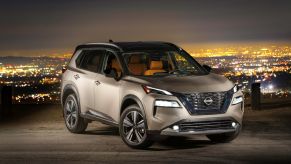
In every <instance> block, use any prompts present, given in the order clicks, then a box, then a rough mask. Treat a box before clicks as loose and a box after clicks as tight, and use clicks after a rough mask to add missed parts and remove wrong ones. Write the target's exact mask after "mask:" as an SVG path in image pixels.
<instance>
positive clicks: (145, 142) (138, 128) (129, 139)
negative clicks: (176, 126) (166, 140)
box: [119, 105, 154, 149]
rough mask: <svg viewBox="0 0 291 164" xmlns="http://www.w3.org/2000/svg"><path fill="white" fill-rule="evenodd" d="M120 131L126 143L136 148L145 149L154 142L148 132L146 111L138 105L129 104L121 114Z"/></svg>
mask: <svg viewBox="0 0 291 164" xmlns="http://www.w3.org/2000/svg"><path fill="white" fill-rule="evenodd" d="M119 133H120V136H121V138H122V140H123V142H124V143H125V144H127V145H128V146H129V147H132V148H135V149H145V148H148V147H150V146H151V145H152V144H153V143H154V142H153V140H152V139H151V136H150V135H149V134H147V123H146V118H145V114H144V112H143V111H142V110H141V109H140V107H139V106H138V105H131V106H128V107H127V108H126V109H125V110H124V111H123V113H122V114H121V118H120V122H119Z"/></svg>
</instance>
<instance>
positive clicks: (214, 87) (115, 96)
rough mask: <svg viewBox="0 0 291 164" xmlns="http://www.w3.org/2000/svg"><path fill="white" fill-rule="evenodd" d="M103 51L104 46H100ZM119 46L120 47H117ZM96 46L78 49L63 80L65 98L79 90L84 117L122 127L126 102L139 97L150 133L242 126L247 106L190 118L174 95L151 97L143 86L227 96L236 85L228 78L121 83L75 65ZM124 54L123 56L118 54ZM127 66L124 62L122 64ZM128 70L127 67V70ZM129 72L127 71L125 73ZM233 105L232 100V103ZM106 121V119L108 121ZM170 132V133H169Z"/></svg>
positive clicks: (125, 79)
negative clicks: (192, 125)
mask: <svg viewBox="0 0 291 164" xmlns="http://www.w3.org/2000/svg"><path fill="white" fill-rule="evenodd" d="M97 45H98V48H100V47H101V48H102V44H96V46H97ZM104 45H106V47H105V48H104V49H108V48H109V49H110V44H104ZM116 45H118V44H116ZM116 45H115V47H113V48H112V51H114V52H115V53H116V54H117V55H118V57H119V60H122V59H120V58H121V55H120V52H122V49H121V48H116ZM123 46H125V45H123ZM93 47H94V46H92V45H87V46H83V47H82V46H81V47H78V48H77V49H76V51H75V55H74V56H73V57H72V59H71V61H70V63H69V65H68V70H67V71H66V72H65V73H64V74H63V76H62V86H61V90H62V91H61V96H62V97H63V95H64V92H65V89H66V86H68V85H72V86H74V87H75V88H76V90H77V92H78V93H76V94H78V95H77V96H78V98H79V103H80V108H81V113H82V114H84V115H85V114H86V113H87V112H90V111H91V114H95V115H99V116H100V117H103V116H104V117H105V116H106V117H107V116H108V117H107V118H110V119H111V120H112V121H113V122H114V123H116V124H117V123H119V121H120V115H121V110H122V105H123V102H124V100H125V98H130V97H131V96H134V97H135V101H136V100H138V101H139V102H138V103H137V104H139V105H140V108H141V109H142V110H143V111H144V114H145V118H146V122H147V128H148V130H149V131H158V132H159V133H160V134H165V135H187V134H211V133H222V132H228V131H227V130H225V131H216V132H215V131H208V132H207V131H205V132H199V133H198V132H191V133H176V132H175V131H171V126H172V125H174V124H176V123H179V122H196V121H205V120H223V119H232V120H234V121H235V122H236V123H238V124H239V125H242V119H243V113H244V104H243V102H242V103H239V104H236V105H232V104H230V105H229V107H228V109H227V110H226V112H225V113H220V114H207V115H195V114H190V113H189V112H188V110H187V109H186V108H185V106H184V105H183V104H182V102H181V101H180V100H179V98H178V97H176V96H174V95H161V94H155V93H150V94H147V93H146V92H145V91H144V89H143V87H142V86H151V87H155V88H159V89H163V90H167V91H169V92H172V93H184V94H191V93H197V92H198V93H202V92H224V91H229V90H231V89H232V88H233V87H234V84H233V83H232V82H230V81H229V80H228V79H227V78H225V77H223V76H221V75H216V74H213V73H209V74H206V75H189V76H185V75H183V76H179V75H169V76H161V77H150V76H149V77H144V76H131V75H126V74H125V75H124V76H123V77H122V78H121V79H120V80H115V79H114V78H110V77H107V76H105V75H104V74H102V73H93V72H90V71H86V70H82V69H79V68H77V67H76V63H75V62H74V61H75V60H76V58H77V56H78V55H79V54H80V52H81V51H82V48H93ZM116 49H118V51H119V50H120V52H117V50H116ZM121 64H124V62H121ZM124 68H125V67H124V66H123V69H124ZM124 71H125V72H126V70H124ZM238 96H242V97H243V93H242V92H241V91H238V92H236V93H234V94H233V95H232V99H233V98H234V97H238ZM157 99H161V100H173V101H176V102H178V103H179V104H180V107H179V108H165V107H155V106H154V102H155V100H157ZM231 102H232V100H231ZM107 118H104V119H107ZM169 128H170V129H169Z"/></svg>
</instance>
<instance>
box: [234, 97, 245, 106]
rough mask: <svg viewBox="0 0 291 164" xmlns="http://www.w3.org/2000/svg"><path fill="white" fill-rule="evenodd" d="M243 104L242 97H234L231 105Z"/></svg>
mask: <svg viewBox="0 0 291 164" xmlns="http://www.w3.org/2000/svg"><path fill="white" fill-rule="evenodd" d="M241 102H243V97H242V96H238V97H234V98H233V100H232V105H235V104H238V103H241Z"/></svg>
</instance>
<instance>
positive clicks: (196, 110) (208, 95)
mask: <svg viewBox="0 0 291 164" xmlns="http://www.w3.org/2000/svg"><path fill="white" fill-rule="evenodd" d="M178 97H179V98H180V100H181V102H182V103H183V105H184V106H185V107H186V108H187V110H188V111H189V113H190V114H196V115H201V114H220V113H225V112H226V110H227V108H228V106H229V103H230V100H231V98H232V92H231V90H230V91H225V92H204V93H191V94H180V95H179V96H178ZM206 99H208V100H211V103H209V104H207V103H206V102H205V100H206Z"/></svg>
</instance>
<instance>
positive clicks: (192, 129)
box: [160, 118, 241, 136]
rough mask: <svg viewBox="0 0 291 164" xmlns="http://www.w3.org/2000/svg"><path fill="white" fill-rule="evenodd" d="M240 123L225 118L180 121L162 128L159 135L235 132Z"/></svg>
mask: <svg viewBox="0 0 291 164" xmlns="http://www.w3.org/2000/svg"><path fill="white" fill-rule="evenodd" d="M240 126H241V125H240V124H239V123H237V122H236V121H235V120H233V119H231V118H230V119H227V120H221V119H219V120H211V121H210V120H208V121H195V122H188V121H181V122H178V123H175V124H174V125H172V126H170V127H168V128H166V129H164V130H162V131H161V132H160V134H161V135H169V136H185V135H196V134H218V133H229V132H236V131H238V130H239V128H240Z"/></svg>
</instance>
